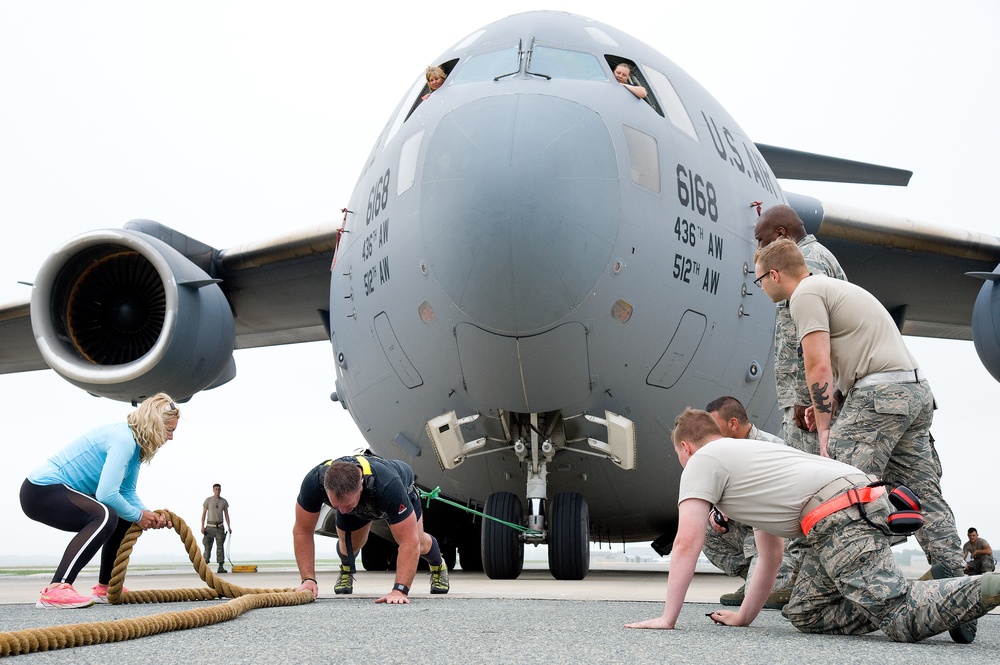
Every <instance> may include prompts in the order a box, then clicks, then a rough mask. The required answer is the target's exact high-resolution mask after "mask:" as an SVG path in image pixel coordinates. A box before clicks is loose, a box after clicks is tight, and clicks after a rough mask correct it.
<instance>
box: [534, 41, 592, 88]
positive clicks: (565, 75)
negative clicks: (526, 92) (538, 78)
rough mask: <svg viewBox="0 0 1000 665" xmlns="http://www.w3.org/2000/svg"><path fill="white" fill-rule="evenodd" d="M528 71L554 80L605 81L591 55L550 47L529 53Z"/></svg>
mask: <svg viewBox="0 0 1000 665" xmlns="http://www.w3.org/2000/svg"><path fill="white" fill-rule="evenodd" d="M528 67H529V69H530V70H531V72H532V73H534V74H540V75H545V76H549V77H551V78H554V79H576V80H581V81H607V80H608V77H607V76H606V75H605V74H604V71H603V70H602V69H601V63H600V61H599V60H598V59H597V58H596V57H594V55H593V54H592V53H583V52H582V51H568V50H566V49H561V48H552V47H550V46H538V45H535V47H534V48H533V49H532V51H531V62H530V63H529V64H528Z"/></svg>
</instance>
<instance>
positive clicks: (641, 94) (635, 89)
mask: <svg viewBox="0 0 1000 665" xmlns="http://www.w3.org/2000/svg"><path fill="white" fill-rule="evenodd" d="M631 78H632V67H630V66H629V65H628V64H627V63H624V62H619V63H618V64H617V65H615V80H616V81H618V82H619V83H621V84H622V85H623V86H625V89H626V90H628V91H629V92H631V93H632V94H633V95H635V96H636V97H638V98H639V99H645V98H646V89H645V88H644V87H642V86H641V85H633V84H632V83H629V81H630V80H631Z"/></svg>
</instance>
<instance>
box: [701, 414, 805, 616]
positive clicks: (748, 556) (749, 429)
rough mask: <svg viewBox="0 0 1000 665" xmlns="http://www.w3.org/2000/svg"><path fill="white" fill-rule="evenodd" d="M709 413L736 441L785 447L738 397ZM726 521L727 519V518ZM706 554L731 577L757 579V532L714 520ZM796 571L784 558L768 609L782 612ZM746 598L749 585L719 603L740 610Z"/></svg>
mask: <svg viewBox="0 0 1000 665" xmlns="http://www.w3.org/2000/svg"><path fill="white" fill-rule="evenodd" d="M705 410H706V411H708V413H709V414H710V415H711V416H712V418H714V419H715V422H717V423H718V424H719V429H720V430H721V431H722V435H723V436H727V437H730V438H732V439H753V440H754V441H768V442H770V443H778V444H782V445H783V444H784V441H782V440H781V439H779V438H778V437H776V436H774V435H773V434H768V433H767V432H764V431H762V430H759V429H757V426H756V425H754V424H753V423H751V422H750V419H749V418H748V417H747V412H746V408H744V406H743V404H742V403H741V402H740V401H739V400H738V399H736V398H735V397H732V396H729V395H726V396H724V397H719V398H717V399H714V400H712V401H711V402H709V403H708V406H706V407H705ZM723 517H724V516H723ZM702 552H704V553H705V556H706V557H708V560H709V561H711V562H712V564H713V565H714V566H716V567H717V568H719V569H720V570H721V571H722V572H724V573H725V574H727V575H729V576H730V577H742V578H743V579H744V580H746V582H747V584H749V583H750V580H751V578H752V577H753V573H754V569H755V568H756V564H757V545H756V543H755V542H754V538H753V529H752V528H750V527H749V526H747V525H746V524H743V523H742V522H737V521H736V520H732V519H729V520H727V522H726V526H725V527H722V526H720V525H719V524H717V523H716V522H715V519H714V516H713V518H712V519H710V520H709V521H708V528H707V529H706V530H705V544H704V546H703V547H702ZM794 571H795V560H794V559H793V558H792V557H791V556H790V555H788V554H787V553H786V555H785V556H782V558H781V567H780V568H779V569H778V576H777V578H776V579H775V581H774V587H773V588H772V590H771V595H769V596H768V597H767V601H766V602H765V603H764V607H765V609H772V610H774V609H777V610H780V609H781V608H782V607H784V606H785V603H787V602H788V597H789V594H790V592H791V583H792V575H793V573H794ZM745 596H746V584H744V585H743V586H741V587H740V588H739V589H737V590H736V591H735V592H733V593H725V594H722V597H721V598H719V602H720V603H722V604H723V605H728V606H730V607H732V606H738V605H740V604H742V603H743V599H744V597H745Z"/></svg>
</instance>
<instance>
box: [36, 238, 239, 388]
mask: <svg viewBox="0 0 1000 665" xmlns="http://www.w3.org/2000/svg"><path fill="white" fill-rule="evenodd" d="M218 283H219V280H217V279H214V278H212V277H211V276H210V275H209V274H208V273H206V272H205V271H204V270H203V269H202V268H200V267H198V266H197V265H195V263H193V262H192V261H191V260H190V259H188V258H187V257H186V256H184V255H183V254H181V252H179V251H177V250H176V249H174V248H173V247H171V246H170V245H168V244H167V243H165V242H163V241H161V240H159V239H158V238H154V237H152V236H150V235H147V234H145V233H138V232H135V231H131V230H128V229H124V230H123V229H118V230H100V231H92V232H89V233H85V234H83V235H80V236H77V237H75V238H73V239H72V240H70V241H68V242H67V243H66V244H65V245H64V246H63V247H62V248H60V249H58V250H57V251H55V252H53V253H52V254H51V255H50V256H49V257H48V258H47V259H46V260H45V262H44V263H43V264H42V267H41V269H40V270H39V272H38V276H37V277H36V279H35V284H34V288H33V289H32V292H31V326H32V329H33V332H34V335H35V341H36V343H37V344H38V348H39V350H40V351H41V354H42V358H43V359H44V360H45V362H46V363H48V365H49V366H50V367H51V368H52V369H53V370H55V371H56V372H57V373H58V374H59V375H60V376H62V377H63V378H64V379H66V380H67V381H69V382H70V383H72V384H73V385H75V386H78V387H80V388H82V389H84V390H86V391H87V392H89V393H92V394H94V395H99V396H101V397H108V398H110V399H114V400H119V401H127V402H133V403H135V402H138V401H140V400H142V399H144V398H145V397H147V396H149V395H152V394H155V393H157V392H161V391H163V392H166V393H168V394H170V395H171V396H172V397H174V398H175V399H177V400H180V401H183V400H186V399H188V398H189V397H191V396H192V395H193V394H195V393H196V392H198V391H200V390H204V389H206V388H212V387H215V386H218V385H221V384H223V383H225V382H227V381H229V380H230V379H232V378H233V377H234V376H235V375H236V364H235V362H234V360H233V349H234V346H235V340H236V337H235V324H234V322H233V314H232V310H231V308H230V306H229V302H228V301H227V300H226V297H225V295H224V294H223V292H222V289H220V288H219V284H218Z"/></svg>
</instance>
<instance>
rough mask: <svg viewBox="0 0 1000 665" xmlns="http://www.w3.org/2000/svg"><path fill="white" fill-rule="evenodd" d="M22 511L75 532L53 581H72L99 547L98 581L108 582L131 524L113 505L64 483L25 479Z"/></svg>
mask: <svg viewBox="0 0 1000 665" xmlns="http://www.w3.org/2000/svg"><path fill="white" fill-rule="evenodd" d="M21 510H23V511H24V514H25V515H27V516H28V517H30V518H31V519H33V520H35V521H36V522H41V523H42V524H46V525H48V526H51V527H55V528H56V529H59V530H60V531H76V532H77V534H76V536H74V537H73V539H72V540H71V541H69V545H68V546H67V547H66V552H65V553H64V554H63V557H62V561H60V562H59V566H58V567H57V568H56V572H55V574H54V575H53V576H52V584H56V583H59V582H66V583H68V584H73V582H75V581H76V576H77V575H79V574H80V571H81V570H82V569H83V567H84V566H86V565H87V564H88V563H90V560H91V559H93V558H94V555H95V554H97V550H99V549H101V548H103V550H102V551H101V571H100V573H99V574H98V577H97V581H98V583H99V584H107V583H108V582H110V581H111V571H112V569H113V568H114V564H115V557H116V556H117V555H118V547H119V546H120V545H121V542H122V540H123V539H124V538H125V532H126V531H128V528H129V527H130V526H132V523H131V522H129V521H127V520H123V519H120V518H119V517H118V513H116V512H115V510H114V508H112V507H111V506H106V505H104V504H103V503H101V502H100V501H98V500H97V499H95V498H94V497H92V496H88V495H86V494H83V493H81V492H77V491H76V490H74V489H70V488H69V487H67V486H66V485H36V484H34V483H33V482H31V481H30V480H27V479H25V481H24V483H22V484H21Z"/></svg>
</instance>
